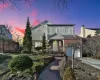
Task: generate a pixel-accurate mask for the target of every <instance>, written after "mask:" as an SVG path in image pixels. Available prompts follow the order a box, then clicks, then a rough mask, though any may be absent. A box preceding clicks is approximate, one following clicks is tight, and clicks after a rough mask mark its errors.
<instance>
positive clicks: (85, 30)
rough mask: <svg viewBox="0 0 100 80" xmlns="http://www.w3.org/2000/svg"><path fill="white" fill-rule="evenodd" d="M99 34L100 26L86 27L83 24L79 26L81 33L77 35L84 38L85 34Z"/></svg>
mask: <svg viewBox="0 0 100 80" xmlns="http://www.w3.org/2000/svg"><path fill="white" fill-rule="evenodd" d="M97 34H98V35H99V34H100V28H86V27H85V26H84V25H82V27H81V33H80V35H79V36H81V37H83V38H86V37H87V36H89V35H90V36H95V35H97Z"/></svg>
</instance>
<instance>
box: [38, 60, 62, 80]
mask: <svg viewBox="0 0 100 80" xmlns="http://www.w3.org/2000/svg"><path fill="white" fill-rule="evenodd" d="M52 66H59V60H58V59H57V58H56V60H55V61H53V62H52V63H51V64H50V65H49V66H48V67H47V68H46V69H45V70H44V71H43V72H42V73H41V75H40V76H39V79H38V80H61V77H60V74H59V70H51V69H50V68H51V67H52Z"/></svg>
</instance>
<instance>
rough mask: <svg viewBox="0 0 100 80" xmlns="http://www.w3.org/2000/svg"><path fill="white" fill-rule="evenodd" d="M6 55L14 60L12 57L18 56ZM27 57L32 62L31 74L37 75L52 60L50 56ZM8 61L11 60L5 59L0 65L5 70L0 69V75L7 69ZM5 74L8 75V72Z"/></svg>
mask: <svg viewBox="0 0 100 80" xmlns="http://www.w3.org/2000/svg"><path fill="white" fill-rule="evenodd" d="M8 55H10V56H11V57H13V58H14V57H16V56H18V55H20V54H18V55H17V54H7V56H8ZM28 56H29V57H30V58H31V59H32V60H33V66H32V69H31V71H32V73H34V74H35V73H38V75H39V74H40V73H41V72H42V71H43V70H44V69H45V67H47V66H48V64H50V63H51V62H52V61H53V60H54V58H53V57H50V56H49V57H48V55H34V56H32V55H28ZM9 60H11V58H10V59H5V61H4V63H2V64H1V65H3V67H2V68H4V69H5V70H4V69H2V68H0V69H1V70H0V73H3V72H5V71H6V70H7V69H8V62H9ZM7 74H10V72H8V73H7ZM25 74H26V73H25ZM34 74H33V75H34ZM20 75H21V74H20ZM16 77H17V76H16ZM26 78H27V76H26Z"/></svg>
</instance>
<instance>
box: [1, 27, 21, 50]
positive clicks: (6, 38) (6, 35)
mask: <svg viewBox="0 0 100 80" xmlns="http://www.w3.org/2000/svg"><path fill="white" fill-rule="evenodd" d="M18 48H19V44H18V43H17V42H14V41H13V39H12V34H11V33H10V31H9V30H8V29H7V27H6V26H5V25H0V52H17V51H18Z"/></svg>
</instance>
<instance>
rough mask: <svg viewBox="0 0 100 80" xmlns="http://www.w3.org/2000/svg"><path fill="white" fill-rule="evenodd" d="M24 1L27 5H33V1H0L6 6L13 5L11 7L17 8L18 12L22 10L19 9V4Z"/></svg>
mask: <svg viewBox="0 0 100 80" xmlns="http://www.w3.org/2000/svg"><path fill="white" fill-rule="evenodd" d="M22 1H24V2H25V3H29V4H31V1H32V0H0V3H2V4H4V5H7V3H9V4H11V6H15V7H16V8H17V9H18V10H20V8H19V7H18V4H19V3H20V2H22Z"/></svg>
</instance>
